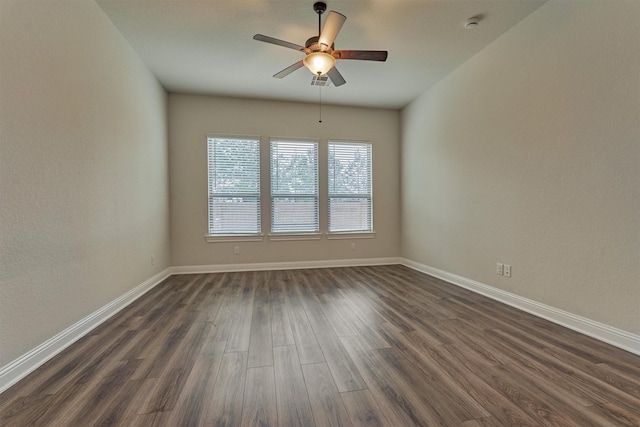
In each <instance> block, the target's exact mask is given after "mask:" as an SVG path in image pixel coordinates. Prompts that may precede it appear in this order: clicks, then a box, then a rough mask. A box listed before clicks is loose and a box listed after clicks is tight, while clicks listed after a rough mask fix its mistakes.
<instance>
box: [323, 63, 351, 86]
mask: <svg viewBox="0 0 640 427" xmlns="http://www.w3.org/2000/svg"><path fill="white" fill-rule="evenodd" d="M327 75H328V76H329V78H330V79H331V83H333V85H334V86H342V85H343V84H345V83H346V82H347V81H346V80H345V79H344V77H342V74H340V71H338V69H337V68H336V67H333V68H332V69H330V70H329V71H328V72H327Z"/></svg>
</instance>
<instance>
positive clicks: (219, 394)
mask: <svg viewBox="0 0 640 427" xmlns="http://www.w3.org/2000/svg"><path fill="white" fill-rule="evenodd" d="M246 373H247V353H246V352H233V353H225V354H224V356H223V357H222V362H221V364H220V369H219V371H218V376H217V378H216V382H215V386H214V389H213V392H212V393H211V395H210V396H209V398H210V399H211V403H210V405H209V406H208V407H207V411H206V413H205V414H204V417H203V418H202V424H203V425H215V426H236V425H240V422H241V421H242V405H243V401H244V385H245V378H246Z"/></svg>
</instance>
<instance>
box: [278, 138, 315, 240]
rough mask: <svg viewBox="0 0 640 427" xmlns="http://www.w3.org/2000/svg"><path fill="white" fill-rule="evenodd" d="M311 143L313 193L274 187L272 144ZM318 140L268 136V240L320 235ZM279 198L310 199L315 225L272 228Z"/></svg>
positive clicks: (307, 237) (308, 238)
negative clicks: (313, 166)
mask: <svg viewBox="0 0 640 427" xmlns="http://www.w3.org/2000/svg"><path fill="white" fill-rule="evenodd" d="M277 143H283V144H296V143H297V144H300V145H303V144H312V145H313V149H314V157H315V158H314V159H313V160H315V182H314V185H315V194H314V193H297V194H296V193H283V192H279V191H277V190H276V189H275V188H274V144H277ZM319 153H320V141H319V139H316V138H291V137H270V138H269V205H270V206H269V213H270V224H269V230H270V233H269V240H272V241H288V240H319V239H320V238H321V237H322V233H321V230H320V176H319V168H320V159H319ZM278 197H280V198H292V199H295V198H301V199H312V200H313V202H314V204H315V212H314V215H315V224H314V225H315V227H314V229H312V230H311V229H309V230H295V229H289V230H277V229H275V228H274V225H275V223H274V221H275V219H276V215H275V204H274V203H275V201H276V199H277V198H278Z"/></svg>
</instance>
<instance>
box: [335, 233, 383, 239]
mask: <svg viewBox="0 0 640 427" xmlns="http://www.w3.org/2000/svg"><path fill="white" fill-rule="evenodd" d="M374 237H376V232H375V231H364V232H361V231H352V232H343V233H327V239H328V240H339V239H373V238H374Z"/></svg>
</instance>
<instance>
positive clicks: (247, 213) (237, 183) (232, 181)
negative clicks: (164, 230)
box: [207, 136, 260, 236]
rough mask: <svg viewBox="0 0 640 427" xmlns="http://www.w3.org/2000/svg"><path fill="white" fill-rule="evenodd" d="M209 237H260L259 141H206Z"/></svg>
mask: <svg viewBox="0 0 640 427" xmlns="http://www.w3.org/2000/svg"><path fill="white" fill-rule="evenodd" d="M207 152H208V160H209V165H208V175H209V235H210V236H216V235H218V236H229V235H251V234H260V138H259V137H217V136H215V137H213V136H209V137H208V138H207Z"/></svg>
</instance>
